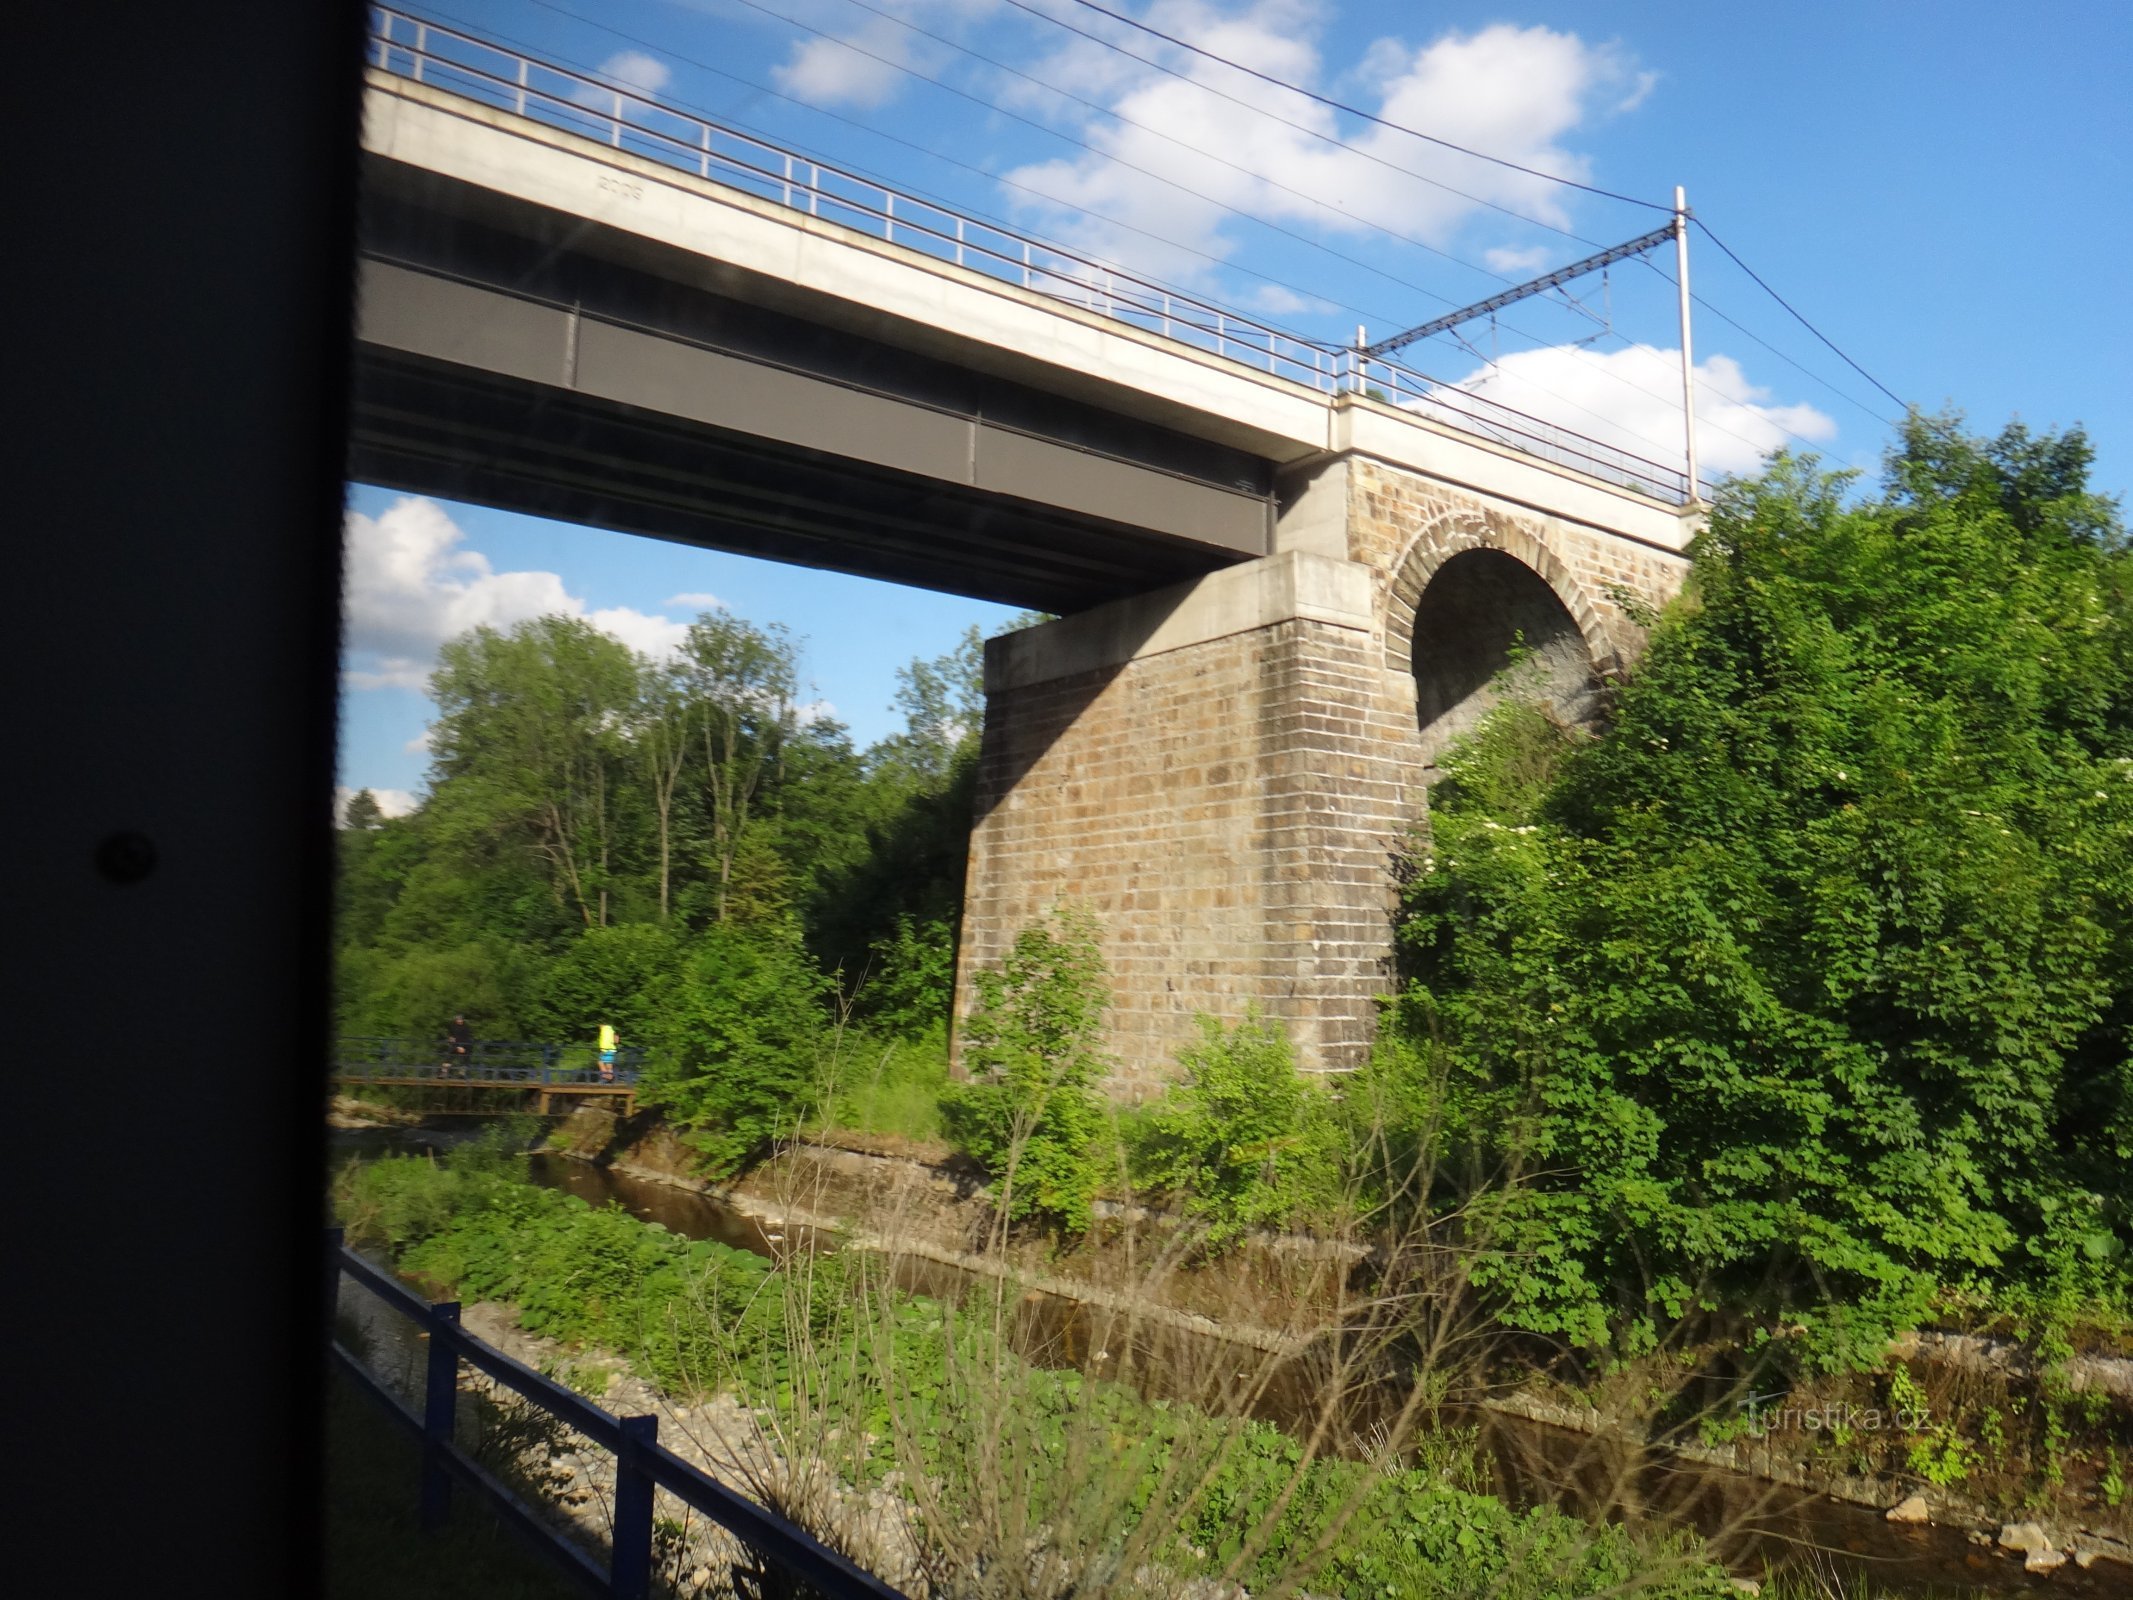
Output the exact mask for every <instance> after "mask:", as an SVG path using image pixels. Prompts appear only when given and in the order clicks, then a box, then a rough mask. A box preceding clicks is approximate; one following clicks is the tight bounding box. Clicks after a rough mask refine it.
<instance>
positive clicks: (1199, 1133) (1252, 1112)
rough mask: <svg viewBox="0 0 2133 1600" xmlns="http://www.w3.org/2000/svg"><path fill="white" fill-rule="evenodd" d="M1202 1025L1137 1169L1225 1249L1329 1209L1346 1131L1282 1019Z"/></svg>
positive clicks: (1139, 1142)
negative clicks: (1258, 1231)
mask: <svg viewBox="0 0 2133 1600" xmlns="http://www.w3.org/2000/svg"><path fill="white" fill-rule="evenodd" d="M1199 1023H1200V1042H1199V1043H1198V1044H1197V1045H1193V1046H1189V1047H1187V1048H1186V1049H1185V1050H1183V1051H1181V1052H1180V1053H1179V1055H1178V1064H1179V1065H1180V1066H1181V1067H1183V1068H1184V1069H1185V1079H1184V1081H1183V1082H1182V1083H1179V1084H1177V1085H1174V1086H1173V1087H1172V1088H1170V1089H1169V1090H1168V1091H1166V1092H1165V1094H1164V1095H1163V1097H1162V1098H1161V1099H1160V1100H1159V1101H1157V1102H1156V1103H1155V1105H1154V1106H1153V1107H1151V1108H1150V1110H1149V1111H1148V1112H1147V1113H1146V1115H1145V1116H1144V1117H1143V1118H1142V1119H1141V1122H1140V1125H1139V1131H1138V1135H1137V1137H1136V1139H1135V1141H1134V1143H1135V1146H1136V1148H1135V1150H1134V1161H1133V1165H1134V1169H1135V1175H1136V1176H1137V1177H1138V1178H1139V1179H1140V1180H1141V1181H1142V1182H1143V1183H1146V1184H1148V1185H1149V1186H1151V1187H1153V1188H1155V1189H1157V1190H1160V1191H1166V1192H1168V1193H1170V1194H1173V1195H1175V1196H1176V1197H1177V1198H1178V1201H1179V1203H1180V1204H1181V1206H1182V1207H1183V1209H1184V1211H1185V1213H1186V1215H1187V1216H1190V1217H1194V1218H1197V1219H1198V1220H1200V1221H1201V1222H1203V1223H1204V1224H1205V1225H1206V1228H1207V1233H1206V1239H1207V1242H1208V1244H1209V1245H1210V1246H1214V1247H1220V1246H1222V1245H1224V1244H1227V1243H1229V1242H1230V1241H1232V1240H1234V1239H1236V1238H1237V1237H1238V1236H1239V1235H1241V1234H1243V1233H1244V1232H1246V1231H1247V1230H1249V1229H1252V1228H1261V1227H1280V1226H1284V1225H1286V1224H1288V1223H1290V1222H1292V1221H1294V1220H1296V1219H1297V1218H1298V1217H1299V1216H1301V1215H1304V1214H1306V1213H1308V1212H1310V1211H1312V1210H1313V1209H1314V1208H1322V1207H1323V1206H1325V1205H1326V1204H1327V1203H1329V1202H1330V1201H1331V1200H1332V1199H1333V1197H1334V1195H1335V1193H1336V1192H1337V1188H1338V1181H1339V1148H1338V1139H1339V1135H1338V1132H1337V1129H1336V1127H1335V1124H1334V1120H1333V1116H1332V1107H1331V1105H1330V1104H1329V1100H1328V1097H1327V1096H1326V1094H1325V1093H1324V1092H1323V1091H1322V1090H1321V1089H1319V1088H1318V1087H1317V1086H1316V1085H1315V1084H1311V1083H1307V1082H1305V1081H1304V1080H1303V1079H1302V1078H1301V1077H1299V1076H1298V1075H1297V1072H1296V1060H1295V1056H1294V1054H1293V1053H1292V1052H1291V1050H1290V1048H1289V1040H1288V1035H1287V1034H1286V1033H1285V1032H1284V1031H1283V1030H1282V1027H1281V1024H1280V1023H1279V1022H1269V1021H1267V1020H1265V1019H1263V1018H1261V1017H1260V1016H1258V1015H1257V1013H1252V1014H1249V1015H1247V1016H1246V1017H1245V1019H1244V1020H1243V1021H1242V1022H1240V1023H1238V1024H1237V1026H1236V1027H1235V1028H1233V1029H1229V1030H1227V1031H1225V1030H1224V1028H1223V1027H1222V1025H1221V1023H1219V1022H1218V1021H1216V1020H1215V1019H1214V1018H1213V1017H1207V1016H1203V1017H1201V1018H1200V1019H1199Z"/></svg>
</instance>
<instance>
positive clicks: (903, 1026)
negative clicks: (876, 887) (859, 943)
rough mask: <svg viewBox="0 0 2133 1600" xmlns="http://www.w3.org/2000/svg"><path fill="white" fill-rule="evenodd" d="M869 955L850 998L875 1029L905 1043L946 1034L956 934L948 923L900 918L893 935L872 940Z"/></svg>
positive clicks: (905, 915) (952, 993)
mask: <svg viewBox="0 0 2133 1600" xmlns="http://www.w3.org/2000/svg"><path fill="white" fill-rule="evenodd" d="M873 955H874V963H873V965H872V966H871V967H870V968H869V969H868V972H867V977H866V981H865V982H864V983H863V984H862V985H861V986H860V988H859V991H858V993H857V995H855V997H854V998H855V1000H856V1001H857V1002H858V1004H859V1007H860V1009H861V1011H862V1012H863V1013H864V1014H865V1015H866V1016H867V1018H868V1019H869V1020H870V1021H871V1022H872V1023H873V1024H874V1026H876V1027H878V1028H881V1029H884V1030H886V1031H887V1032H889V1033H892V1034H895V1035H898V1036H900V1037H904V1038H917V1037H922V1036H924V1035H926V1034H929V1033H939V1032H942V1031H943V1030H945V1029H946V1027H947V1025H948V1008H949V1004H950V1002H951V1001H952V1000H953V998H954V996H955V929H954V927H953V926H951V925H950V923H949V922H948V920H947V919H946V918H944V917H929V918H927V919H925V920H924V921H919V920H918V919H916V918H914V917H912V916H911V915H910V914H909V913H908V912H905V913H899V914H898V916H897V918H896V926H895V929H894V931H893V932H891V933H889V934H886V935H884V936H883V937H882V938H879V939H876V940H875V941H874V945H873Z"/></svg>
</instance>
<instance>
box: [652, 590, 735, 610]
mask: <svg viewBox="0 0 2133 1600" xmlns="http://www.w3.org/2000/svg"><path fill="white" fill-rule="evenodd" d="M659 603H660V604H661V605H663V606H686V607H688V608H689V609H691V610H693V611H724V610H726V609H727V607H726V602H725V601H723V600H721V599H720V598H719V597H718V596H717V595H715V594H712V593H710V592H709V591H707V590H701V589H699V590H692V591H690V592H688V593H686V594H670V595H668V596H667V597H666V598H665V599H664V600H662V601H660V602H659Z"/></svg>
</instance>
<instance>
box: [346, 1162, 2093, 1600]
mask: <svg viewBox="0 0 2133 1600" xmlns="http://www.w3.org/2000/svg"><path fill="white" fill-rule="evenodd" d="M453 1142H456V1140H455V1137H454V1135H453V1134H451V1133H446V1134H436V1133H430V1132H425V1131H423V1130H419V1129H410V1130H392V1131H389V1132H388V1131H385V1130H378V1131H372V1132H364V1133H336V1134H335V1135H334V1136H333V1138H332V1141H331V1146H330V1150H331V1161H332V1163H333V1165H335V1166H336V1167H337V1166H339V1165H340V1164H341V1163H342V1162H344V1161H346V1160H347V1159H349V1158H350V1157H351V1156H354V1157H356V1158H358V1159H362V1158H365V1157H371V1156H375V1155H378V1154H383V1153H385V1152H386V1151H388V1150H398V1151H419V1150H422V1149H442V1148H446V1147H448V1146H449V1145H450V1144H451V1143H453ZM530 1176H531V1178H532V1180H533V1181H534V1182H535V1183H537V1184H540V1185H542V1186H544V1187H547V1188H552V1189H560V1190H563V1191H565V1192H567V1193H570V1194H574V1195H576V1196H578V1198H580V1199H582V1200H585V1201H587V1202H588V1203H590V1204H592V1205H596V1206H597V1205H607V1204H615V1205H619V1206H620V1207H622V1209H623V1210H625V1211H627V1212H628V1213H629V1214H630V1215H632V1216H634V1217H636V1218H638V1219H639V1220H641V1221H645V1222H656V1223H658V1224H659V1225H660V1226H662V1227H664V1228H666V1229H667V1230H668V1231H669V1232H671V1233H675V1234H679V1235H682V1236H683V1237H686V1238H690V1239H712V1240H716V1241H718V1242H719V1243H722V1244H726V1245H730V1246H733V1247H735V1248H738V1249H743V1250H748V1251H751V1252H754V1253H756V1254H759V1255H775V1254H777V1253H779V1252H780V1251H781V1250H782V1249H786V1248H790V1246H791V1244H793V1243H797V1242H799V1235H798V1233H797V1231H796V1233H795V1236H794V1238H793V1239H791V1240H787V1239H785V1237H784V1236H783V1235H781V1234H779V1233H777V1232H776V1231H774V1230H766V1228H765V1226H764V1225H762V1224H759V1223H758V1222H757V1221H755V1220H754V1219H753V1218H751V1217H748V1216H746V1215H744V1214H742V1213H741V1212H739V1211H736V1210H734V1209H733V1208H732V1207H730V1206H727V1205H724V1204H721V1203H720V1202H719V1201H717V1200H715V1199H712V1198H711V1197H709V1196H707V1195H703V1194H699V1193H696V1192H694V1191H692V1190H688V1189H682V1188H678V1187H674V1186H671V1185H668V1184H663V1183H657V1182H653V1181H650V1180H648V1179H643V1178H636V1177H631V1176H629V1175H627V1174H624V1173H618V1172H614V1171H612V1170H610V1169H609V1168H607V1167H604V1166H601V1165H598V1164H596V1163H594V1162H590V1161H584V1160H580V1159H577V1158H575V1157H570V1156H564V1155H557V1154H553V1153H549V1152H536V1153H535V1154H534V1155H533V1156H532V1157H531V1158H530ZM897 1277H898V1281H899V1282H900V1283H901V1284H902V1285H903V1286H904V1287H906V1288H908V1289H912V1290H914V1291H917V1292H921V1293H926V1294H931V1295H936V1296H941V1297H956V1296H959V1295H960V1294H961V1293H962V1292H964V1291H965V1290H967V1289H968V1288H969V1287H970V1286H972V1285H973V1284H975V1283H977V1282H978V1281H979V1279H978V1277H977V1275H976V1274H973V1273H969V1272H966V1271H963V1270H962V1269H960V1268H956V1267H950V1266H944V1265H940V1264H937V1263H934V1262H929V1261H916V1260H907V1261H904V1262H902V1263H900V1264H899V1267H898V1271H897ZM1116 1315H1117V1314H1115V1313H1104V1312H1100V1311H1095V1310H1094V1309H1093V1308H1091V1307H1089V1306H1086V1305H1084V1304H1082V1303H1080V1302H1077V1301H1073V1300H1068V1299H1065V1298H1062V1297H1059V1296H1054V1295H1048V1294H1041V1293H1034V1292H1033V1293H1029V1294H1025V1295H1024V1296H1023V1297H1022V1302H1021V1305H1020V1307H1019V1308H1018V1319H1017V1326H1016V1336H1015V1342H1016V1347H1017V1348H1018V1349H1020V1350H1021V1351H1022V1352H1023V1354H1024V1355H1025V1356H1026V1357H1027V1358H1028V1359H1030V1360H1032V1361H1035V1362H1038V1363H1040V1364H1043V1365H1046V1366H1055V1367H1061V1368H1078V1369H1080V1370H1083V1371H1086V1372H1088V1373H1090V1374H1092V1375H1095V1376H1101V1377H1105V1378H1123V1379H1124V1380H1125V1381H1128V1382H1131V1383H1133V1384H1134V1385H1135V1386H1136V1387H1137V1388H1139V1389H1140V1390H1141V1391H1142V1392H1143V1393H1144V1394H1147V1395H1149V1396H1151V1397H1162V1396H1165V1395H1176V1394H1178V1392H1179V1390H1180V1385H1179V1383H1177V1382H1176V1381H1174V1380H1173V1377H1172V1375H1173V1374H1174V1373H1176V1372H1177V1371H1178V1370H1179V1369H1180V1368H1183V1369H1184V1370H1188V1371H1194V1372H1207V1371H1210V1370H1213V1369H1214V1367H1215V1366H1216V1365H1217V1364H1220V1363H1223V1362H1225V1361H1226V1360H1227V1359H1234V1358H1235V1355H1236V1347H1235V1346H1233V1345H1230V1344H1229V1343H1228V1342H1227V1341H1224V1340H1221V1339H1219V1338H1216V1337H1214V1336H1211V1335H1207V1334H1194V1333H1189V1332H1186V1331H1183V1330H1180V1329H1176V1328H1164V1329H1162V1330H1160V1331H1159V1332H1157V1333H1155V1334H1153V1335H1152V1336H1151V1337H1149V1338H1146V1339H1136V1340H1135V1341H1134V1343H1133V1346H1132V1348H1131V1349H1119V1350H1111V1349H1108V1348H1105V1346H1106V1345H1108V1344H1122V1343H1123V1342H1124V1341H1121V1340H1119V1339H1116V1338H1110V1337H1107V1330H1109V1329H1111V1328H1112V1327H1113V1325H1114V1323H1115V1320H1116ZM1099 1340H1101V1341H1103V1342H1102V1343H1099ZM1092 1347H1093V1348H1092ZM1261 1359H1262V1358H1261V1357H1260V1356H1259V1355H1258V1353H1257V1352H1252V1353H1251V1354H1250V1357H1249V1360H1247V1361H1244V1362H1241V1363H1240V1364H1243V1365H1250V1364H1251V1363H1253V1362H1257V1361H1259V1360H1261ZM1300 1369H1301V1363H1300V1362H1292V1363H1289V1365H1288V1368H1287V1370H1286V1371H1277V1372H1276V1373H1275V1375H1274V1377H1273V1380H1272V1381H1271V1382H1269V1383H1268V1384H1267V1385H1266V1387H1265V1389H1264V1391H1263V1392H1262V1394H1261V1395H1260V1396H1259V1398H1258V1400H1257V1403H1255V1404H1254V1405H1253V1406H1252V1407H1251V1410H1252V1411H1253V1412H1254V1414H1256V1415H1258V1416H1260V1417H1262V1418H1264V1419H1265V1420H1267V1421H1271V1422H1274V1423H1276V1424H1279V1425H1283V1426H1289V1427H1292V1428H1293V1427H1294V1425H1295V1424H1296V1423H1297V1422H1298V1421H1299V1420H1304V1419H1307V1418H1309V1417H1311V1416H1313V1415H1315V1411H1314V1409H1313V1408H1312V1406H1311V1403H1310V1398H1309V1394H1308V1390H1307V1385H1306V1384H1305V1383H1304V1382H1303V1378H1304V1374H1303V1373H1302V1372H1301V1370H1300ZM1284 1378H1287V1379H1288V1380H1289V1381H1287V1382H1284ZM1396 1406H1397V1401H1396V1400H1395V1401H1392V1402H1391V1403H1390V1404H1389V1405H1388V1407H1387V1409H1388V1410H1390V1409H1396ZM1442 1415H1443V1418H1444V1420H1445V1421H1447V1422H1449V1423H1453V1424H1456V1425H1459V1426H1463V1427H1472V1428H1475V1429H1477V1430H1478V1432H1479V1436H1480V1444H1481V1448H1482V1451H1483V1453H1484V1455H1485V1456H1486V1458H1487V1459H1488V1461H1489V1462H1490V1464H1491V1466H1492V1468H1493V1471H1494V1475H1495V1478H1496V1487H1497V1489H1498V1491H1499V1492H1500V1493H1502V1494H1503V1495H1504V1496H1505V1497H1506V1498H1507V1499H1509V1500H1510V1501H1512V1502H1513V1503H1514V1504H1518V1505H1531V1504H1534V1503H1537V1502H1542V1501H1554V1502H1556V1503H1558V1504H1560V1505H1562V1506H1563V1507H1564V1508H1565V1509H1567V1510H1570V1511H1573V1512H1576V1513H1578V1514H1581V1515H1592V1514H1595V1513H1598V1514H1600V1515H1603V1516H1606V1517H1608V1518H1609V1519H1610V1520H1626V1521H1632V1522H1645V1523H1658V1524H1662V1525H1682V1524H1686V1525H1688V1526H1692V1527H1694V1528H1695V1529H1697V1531H1698V1532H1700V1533H1702V1534H1703V1535H1704V1536H1705V1537H1706V1538H1708V1539H1710V1540H1711V1541H1712V1545H1713V1548H1714V1550H1715V1551H1716V1552H1717V1553H1718V1555H1719V1556H1720V1558H1721V1559H1722V1560H1724V1561H1725V1562H1726V1563H1727V1565H1728V1566H1729V1567H1730V1568H1731V1569H1732V1570H1733V1571H1734V1572H1737V1573H1746V1574H1760V1573H1762V1572H1764V1571H1766V1570H1777V1569H1781V1568H1789V1569H1791V1570H1794V1571H1813V1572H1818V1573H1821V1574H1824V1575H1826V1576H1829V1577H1832V1578H1835V1579H1837V1580H1839V1582H1840V1583H1841V1585H1842V1592H1844V1593H1846V1594H1850V1593H1852V1592H1853V1591H1854V1590H1856V1589H1858V1588H1859V1587H1860V1586H1861V1585H1862V1584H1864V1585H1868V1586H1871V1588H1872V1589H1873V1590H1874V1591H1877V1592H1879V1593H1882V1594H1887V1595H1892V1596H1894V1595H1903V1596H1918V1597H1921V1600H1923V1597H1926V1596H1936V1597H1938V1596H1947V1595H1953V1594H1993V1595H2005V1594H2043V1593H2047V1592H2048V1593H2051V1594H2055V1595H2066V1596H2078V1597H2083V1600H2087V1597H2092V1596H2093V1597H2097V1600H2103V1597H2106V1596H2111V1597H2118V1600H2125V1597H2126V1596H2128V1595H2129V1594H2133V1573H2129V1572H2128V1569H2127V1568H2126V1567H2125V1566H2124V1565H2122V1564H2119V1563H2114V1562H2110V1561H2099V1562H2098V1563H2097V1564H2096V1565H2095V1566H2094V1567H2093V1568H2091V1569H2089V1570H2087V1571H2083V1570H2081V1569H2080V1568H2078V1567H2077V1566H2075V1565H2074V1564H2073V1563H2072V1562H2069V1563H2068V1564H2067V1565H2065V1566H2064V1567H2061V1568H2060V1569H2059V1570H2058V1571H2057V1572H2056V1573H2053V1574H2051V1575H2050V1576H2048V1577H2046V1576H2036V1575H2032V1574H2030V1573H2027V1572H2025V1571H2024V1570H2023V1567H2022V1564H2021V1560H2020V1558H2019V1557H2017V1556H2010V1555H2005V1554H2002V1553H2000V1552H1998V1551H1997V1550H1993V1549H1988V1548H1984V1547H1981V1546H1979V1545H1977V1544H1974V1543H1973V1542H1971V1539H1970V1537H1969V1535H1968V1534H1967V1533H1966V1532H1965V1531H1964V1530H1963V1529H1961V1528H1955V1527H1939V1526H1931V1525H1927V1526H1903V1525H1896V1524H1891V1523H1889V1522H1887V1521H1885V1520H1884V1519H1883V1516H1882V1514H1881V1512H1879V1511H1877V1510H1874V1509H1872V1508H1870V1507H1865V1506H1858V1505H1852V1504H1849V1503H1846V1502H1841V1501H1836V1500H1832V1499H1829V1498H1827V1497H1826V1496H1821V1495H1813V1494H1809V1493H1807V1492H1806V1491H1804V1490H1799V1489H1793V1488H1789V1487H1785V1486H1782V1485H1778V1484H1773V1483H1770V1482H1766V1481H1764V1480H1762V1479H1759V1478H1755V1477H1751V1476H1749V1475H1747V1474H1745V1473H1738V1472H1731V1471H1727V1470H1725V1469H1723V1468H1718V1467H1711V1466H1706V1465H1703V1464H1700V1463H1690V1462H1683V1461H1679V1460H1676V1459H1674V1458H1671V1457H1668V1456H1665V1455H1663V1454H1659V1453H1656V1452H1639V1451H1638V1450H1637V1449H1636V1447H1635V1446H1634V1445H1632V1444H1630V1443H1629V1442H1627V1441H1624V1440H1620V1439H1617V1438H1611V1437H1596V1436H1593V1435H1588V1434H1584V1433H1580V1432H1577V1431H1574V1430H1572V1429H1567V1428H1557V1427H1553V1426H1550V1425H1548V1424H1546V1423H1541V1422H1534V1421H1530V1420H1528V1419H1526V1418H1523V1417H1514V1416H1508V1415H1505V1414H1503V1413H1500V1412H1496V1411H1491V1410H1484V1409H1481V1408H1479V1407H1472V1406H1452V1405H1448V1406H1446V1407H1445V1408H1444V1410H1443V1413H1442Z"/></svg>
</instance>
